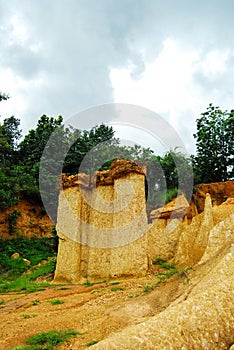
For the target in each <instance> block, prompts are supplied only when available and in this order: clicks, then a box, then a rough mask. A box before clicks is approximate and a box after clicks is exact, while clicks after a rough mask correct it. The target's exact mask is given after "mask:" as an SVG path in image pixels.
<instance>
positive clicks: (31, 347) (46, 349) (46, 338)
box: [10, 329, 83, 350]
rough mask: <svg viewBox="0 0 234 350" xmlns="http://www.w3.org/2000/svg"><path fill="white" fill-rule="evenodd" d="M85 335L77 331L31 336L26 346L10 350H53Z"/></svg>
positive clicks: (50, 332) (52, 332)
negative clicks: (76, 337)
mask: <svg viewBox="0 0 234 350" xmlns="http://www.w3.org/2000/svg"><path fill="white" fill-rule="evenodd" d="M81 334H83V333H80V332H77V331H75V330H71V329H70V330H62V331H55V330H51V331H48V332H45V333H39V334H36V335H33V336H31V337H30V338H28V339H27V340H26V341H25V345H23V346H18V347H15V348H11V349H10V350H53V349H55V348H56V347H57V346H58V345H60V344H61V343H64V342H67V341H69V340H70V338H72V337H75V336H76V335H81Z"/></svg>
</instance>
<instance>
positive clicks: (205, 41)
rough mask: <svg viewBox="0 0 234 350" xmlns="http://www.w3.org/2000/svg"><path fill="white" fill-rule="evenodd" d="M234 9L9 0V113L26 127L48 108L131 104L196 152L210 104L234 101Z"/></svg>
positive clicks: (1, 44)
mask: <svg viewBox="0 0 234 350" xmlns="http://www.w3.org/2000/svg"><path fill="white" fill-rule="evenodd" d="M233 15H234V2H233V1H232V0H230V1H228V0H219V1H218V0H203V1H193V0H184V1H183V0H118V1H117V0H56V1H55V0H39V1H32V0H21V1H18V0H15V1H14V0H11V1H3V0H0V91H3V92H6V93H8V94H9V95H10V96H11V99H10V100H9V101H4V102H1V104H0V114H1V116H2V118H1V120H2V119H3V118H6V117H9V116H11V115H15V116H16V117H17V118H20V119H21V127H22V128H23V131H24V133H25V132H27V130H28V129H30V128H34V127H35V126H36V121H37V120H38V119H39V117H40V116H41V115H42V114H47V115H49V116H54V117H56V116H58V115H62V116H63V117H64V119H65V120H66V119H67V118H70V117H71V116H72V115H74V114H75V113H78V112H79V111H82V110H84V109H86V108H89V107H93V106H96V105H101V104H105V103H110V102H121V103H131V104H136V105H140V106H142V107H145V108H149V109H151V110H152V111H154V112H156V113H159V114H160V115H161V116H162V117H163V118H165V119H166V120H167V122H169V123H170V125H171V126H172V127H173V128H174V129H175V130H176V131H177V133H178V134H179V135H180V137H181V138H182V140H183V142H184V144H185V146H186V148H187V150H188V152H190V153H191V152H194V139H193V133H194V132H195V131H196V122H195V120H196V118H197V117H199V115H200V113H202V112H204V111H205V109H206V108H207V106H208V104H209V103H210V102H212V103H213V104H214V105H217V106H220V107H221V108H223V109H231V108H234V101H233V96H234V42H233V41H234V24H233ZM100 118H101V116H100V115H99V116H98V117H97V123H98V122H100V120H101V119H100ZM104 121H106V120H104ZM94 123H96V121H94ZM81 124H82V123H81ZM117 129H118V130H119V132H120V134H118V135H117V136H119V135H120V136H121V132H122V134H123V135H124V134H125V135H126V133H129V130H127V131H126V130H125V131H124V130H121V127H119V128H118V126H117ZM160 132H162V131H161V130H157V133H159V134H160ZM132 134H134V130H133V131H132ZM135 135H137V139H138V141H139V143H142V144H143V141H142V142H141V137H139V135H138V134H137V133H135ZM143 139H144V144H143V145H144V146H146V145H147V144H146V143H147V142H146V141H147V137H142V140H143ZM149 142H150V141H149ZM149 146H150V145H149ZM175 146H176V145H175Z"/></svg>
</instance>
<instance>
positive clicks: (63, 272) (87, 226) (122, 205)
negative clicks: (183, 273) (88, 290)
mask: <svg viewBox="0 0 234 350" xmlns="http://www.w3.org/2000/svg"><path fill="white" fill-rule="evenodd" d="M95 177H96V180H95V181H93V180H92V182H91V177H90V179H89V181H88V182H87V181H86V180H87V175H86V176H84V175H82V176H81V177H80V175H77V176H73V177H66V176H63V178H62V180H63V190H62V191H60V196H59V207H58V221H57V232H58V236H59V251H58V259H57V266H56V272H55V282H64V281H69V282H80V281H82V280H86V279H91V280H97V279H98V280H100V279H102V278H108V277H117V276H142V275H145V273H146V271H147V268H148V262H147V252H146V250H147V238H146V235H145V231H146V230H147V217H146V210H145V186H144V182H145V169H144V168H143V169H142V168H140V167H139V165H137V164H136V163H134V162H132V161H124V160H116V161H115V162H113V163H112V165H111V168H110V170H109V171H101V172H97V173H96V174H95ZM81 178H82V181H81V180H79V179H81ZM84 179H85V180H84ZM86 183H89V185H88V186H86V185H84V184H86Z"/></svg>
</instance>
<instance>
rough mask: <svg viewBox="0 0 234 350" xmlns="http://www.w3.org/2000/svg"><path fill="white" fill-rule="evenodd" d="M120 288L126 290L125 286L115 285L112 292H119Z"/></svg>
mask: <svg viewBox="0 0 234 350" xmlns="http://www.w3.org/2000/svg"><path fill="white" fill-rule="evenodd" d="M118 290H125V288H123V287H113V288H111V291H112V292H117V291H118Z"/></svg>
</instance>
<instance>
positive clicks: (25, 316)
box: [21, 314, 37, 318]
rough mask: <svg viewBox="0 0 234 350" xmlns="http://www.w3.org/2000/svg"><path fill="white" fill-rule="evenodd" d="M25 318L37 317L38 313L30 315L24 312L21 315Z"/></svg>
mask: <svg viewBox="0 0 234 350" xmlns="http://www.w3.org/2000/svg"><path fill="white" fill-rule="evenodd" d="M21 316H22V317H23V318H34V317H36V316H37V315H36V314H31V315H29V314H23V315H21Z"/></svg>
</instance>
